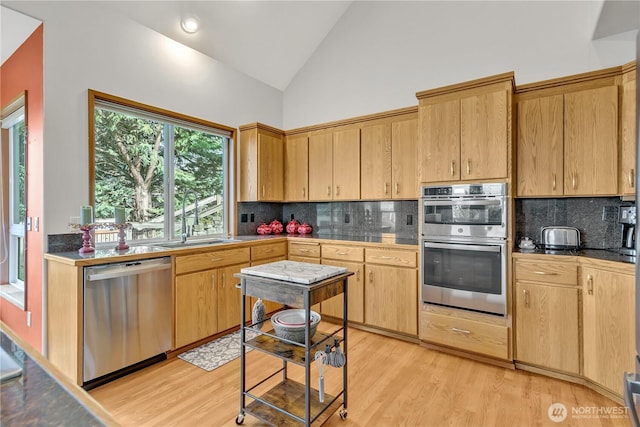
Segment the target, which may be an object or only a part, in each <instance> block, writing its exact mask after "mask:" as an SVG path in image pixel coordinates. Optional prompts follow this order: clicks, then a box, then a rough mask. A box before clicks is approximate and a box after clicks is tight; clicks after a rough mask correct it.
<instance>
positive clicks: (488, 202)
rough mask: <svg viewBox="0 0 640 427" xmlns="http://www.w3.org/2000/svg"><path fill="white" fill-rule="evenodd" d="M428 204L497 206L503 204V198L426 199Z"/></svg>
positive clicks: (425, 202) (425, 201)
mask: <svg viewBox="0 0 640 427" xmlns="http://www.w3.org/2000/svg"><path fill="white" fill-rule="evenodd" d="M424 204H425V205H427V206H451V205H469V206H496V205H500V204H502V200H493V199H489V200H486V199H482V200H466V199H448V200H428V199H427V200H424Z"/></svg>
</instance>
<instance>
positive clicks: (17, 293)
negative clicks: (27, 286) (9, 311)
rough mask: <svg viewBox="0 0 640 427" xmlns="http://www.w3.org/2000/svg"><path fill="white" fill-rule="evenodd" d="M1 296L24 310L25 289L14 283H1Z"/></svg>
mask: <svg viewBox="0 0 640 427" xmlns="http://www.w3.org/2000/svg"><path fill="white" fill-rule="evenodd" d="M0 298H4V299H5V300H7V301H9V302H10V303H11V304H13V305H15V306H16V307H18V308H20V310H24V290H23V289H21V288H19V287H18V286H16V285H13V284H3V285H0Z"/></svg>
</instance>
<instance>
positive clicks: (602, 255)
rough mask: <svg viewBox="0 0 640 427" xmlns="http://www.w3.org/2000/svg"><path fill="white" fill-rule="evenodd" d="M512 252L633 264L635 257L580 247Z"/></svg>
mask: <svg viewBox="0 0 640 427" xmlns="http://www.w3.org/2000/svg"><path fill="white" fill-rule="evenodd" d="M513 253H519V254H540V255H545V254H547V255H565V256H578V257H587V258H594V259H600V260H603V261H615V262H624V263H628V264H635V263H636V257H632V256H628V255H622V254H621V253H619V252H618V251H617V249H580V250H553V251H550V250H545V249H541V248H537V247H536V249H533V250H532V249H527V250H525V249H519V248H513Z"/></svg>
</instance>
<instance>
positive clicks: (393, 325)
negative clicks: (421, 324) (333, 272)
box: [364, 265, 418, 335]
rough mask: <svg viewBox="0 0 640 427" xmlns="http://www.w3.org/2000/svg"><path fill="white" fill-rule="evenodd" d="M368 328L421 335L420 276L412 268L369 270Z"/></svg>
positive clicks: (366, 286) (367, 285) (367, 279)
mask: <svg viewBox="0 0 640 427" xmlns="http://www.w3.org/2000/svg"><path fill="white" fill-rule="evenodd" d="M364 293H365V296H366V298H365V308H364V314H365V324H368V325H371V326H377V327H380V328H384V329H389V330H392V331H397V332H402V333H406V334H410V335H418V275H417V272H416V270H414V269H410V268H396V267H383V266H377V265H366V267H365V285H364Z"/></svg>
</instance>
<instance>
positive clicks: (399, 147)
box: [360, 118, 419, 200]
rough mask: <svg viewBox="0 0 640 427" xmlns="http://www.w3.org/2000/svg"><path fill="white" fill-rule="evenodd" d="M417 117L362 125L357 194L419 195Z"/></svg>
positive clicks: (381, 196)
mask: <svg viewBox="0 0 640 427" xmlns="http://www.w3.org/2000/svg"><path fill="white" fill-rule="evenodd" d="M417 130H418V120H417V118H406V119H404V120H395V121H392V122H389V123H381V124H376V125H372V126H365V127H363V128H362V129H361V131H360V132H361V134H360V135H361V136H360V137H361V147H360V150H361V154H360V197H361V198H362V199H365V200H380V199H412V198H413V199H415V198H417V197H419V189H418V180H417V178H416V171H417V158H416V157H417V147H418V144H417V139H418V133H417Z"/></svg>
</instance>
